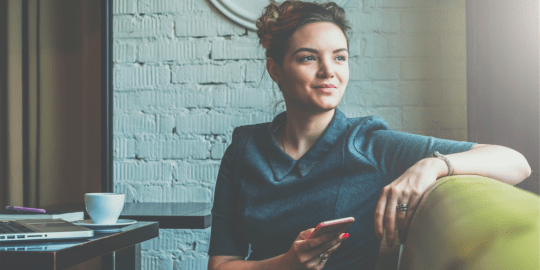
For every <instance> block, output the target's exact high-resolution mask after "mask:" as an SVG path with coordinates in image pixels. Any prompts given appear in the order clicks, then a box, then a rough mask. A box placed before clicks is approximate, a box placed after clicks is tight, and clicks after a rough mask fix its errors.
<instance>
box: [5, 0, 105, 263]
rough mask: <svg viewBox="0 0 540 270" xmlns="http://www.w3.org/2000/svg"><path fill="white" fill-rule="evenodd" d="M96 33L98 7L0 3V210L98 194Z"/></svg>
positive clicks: (16, 0)
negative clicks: (7, 206)
mask: <svg viewBox="0 0 540 270" xmlns="http://www.w3.org/2000/svg"><path fill="white" fill-rule="evenodd" d="M100 26H101V23H100V1H92V0H80V1H72V0H47V1H39V0H23V1H21V0H8V1H1V2H0V207H1V208H4V207H5V206H6V205H17V206H21V205H23V206H29V207H46V206H48V205H53V204H60V203H72V202H83V201H84V199H83V195H84V194H85V193H87V192H100V191H101V187H100V185H101V180H100V177H101V171H100V169H101V163H100V140H101V137H100V136H101V135H100V134H101V133H100V130H101V127H100V126H101V120H100V117H101V112H100V103H101V101H100V95H101V93H100V91H101V80H100V78H101V43H100V39H101V38H100ZM98 266H99V259H98V261H97V262H95V260H94V262H92V261H91V262H89V263H86V264H85V265H79V266H75V267H72V268H70V269H99V267H98Z"/></svg>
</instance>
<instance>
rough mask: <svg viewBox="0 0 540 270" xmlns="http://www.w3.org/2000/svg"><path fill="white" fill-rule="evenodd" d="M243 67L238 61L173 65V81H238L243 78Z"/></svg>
mask: <svg viewBox="0 0 540 270" xmlns="http://www.w3.org/2000/svg"><path fill="white" fill-rule="evenodd" d="M242 70H243V67H242V65H241V64H239V63H227V64H224V65H221V66H216V65H187V66H175V67H173V69H172V74H173V76H172V82H173V83H189V82H196V83H235V82H236V83H238V82H241V81H242V80H243V79H244V78H243V76H242V75H243V74H242Z"/></svg>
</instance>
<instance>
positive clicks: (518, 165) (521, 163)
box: [437, 144, 531, 185]
mask: <svg viewBox="0 0 540 270" xmlns="http://www.w3.org/2000/svg"><path fill="white" fill-rule="evenodd" d="M446 157H447V158H448V160H450V163H451V164H452V166H453V167H454V172H453V174H462V175H463V174H476V175H482V176H485V177H489V178H493V179H495V180H499V181H501V182H504V183H507V184H510V185H515V184H518V183H519V182H521V181H523V180H524V179H525V178H527V177H529V175H531V167H530V166H529V163H528V162H527V160H526V159H525V157H524V156H523V155H522V154H520V153H519V152H517V151H515V150H513V149H510V148H508V147H504V146H499V145H488V144H477V145H474V146H473V147H472V148H471V150H469V151H466V152H462V153H456V154H451V155H447V156H446ZM437 165H438V166H437V169H438V177H442V176H445V175H447V174H448V166H447V165H446V163H445V162H444V161H443V160H440V162H438V164H437Z"/></svg>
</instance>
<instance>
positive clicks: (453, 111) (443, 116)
mask: <svg viewBox="0 0 540 270" xmlns="http://www.w3.org/2000/svg"><path fill="white" fill-rule="evenodd" d="M403 127H404V129H407V130H429V129H431V128H433V127H439V128H440V129H464V128H467V108H466V107H407V108H403Z"/></svg>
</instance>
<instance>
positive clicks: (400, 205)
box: [396, 204, 408, 211]
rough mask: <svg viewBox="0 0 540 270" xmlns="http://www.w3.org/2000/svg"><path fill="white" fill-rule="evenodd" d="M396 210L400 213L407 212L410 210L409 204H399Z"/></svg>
mask: <svg viewBox="0 0 540 270" xmlns="http://www.w3.org/2000/svg"><path fill="white" fill-rule="evenodd" d="M396 209H397V210H398V211H407V209H408V204H398V205H397V206H396Z"/></svg>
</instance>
